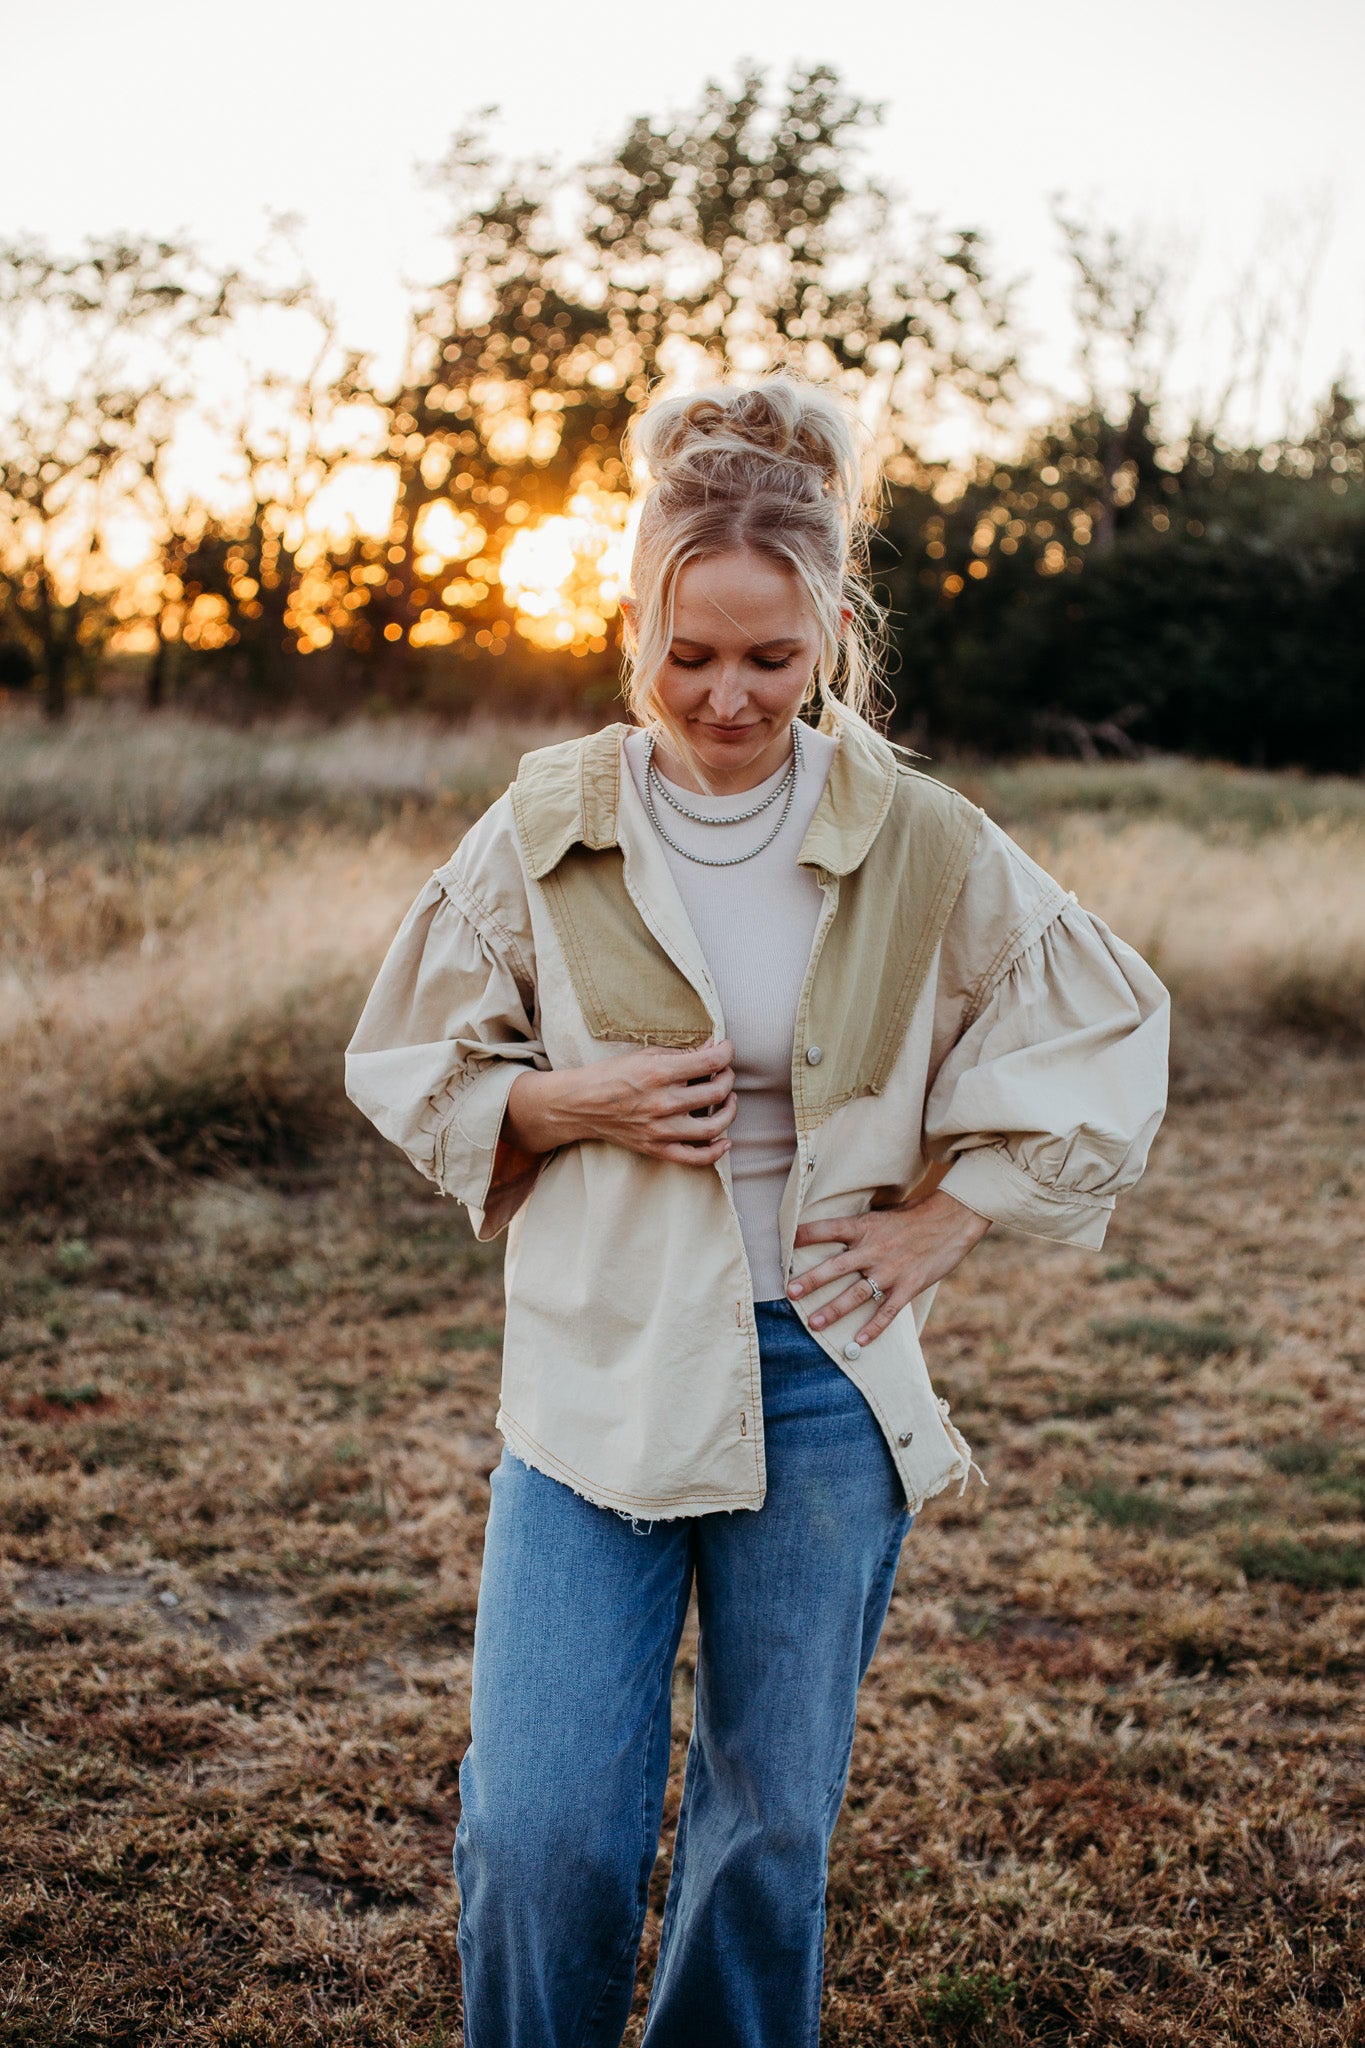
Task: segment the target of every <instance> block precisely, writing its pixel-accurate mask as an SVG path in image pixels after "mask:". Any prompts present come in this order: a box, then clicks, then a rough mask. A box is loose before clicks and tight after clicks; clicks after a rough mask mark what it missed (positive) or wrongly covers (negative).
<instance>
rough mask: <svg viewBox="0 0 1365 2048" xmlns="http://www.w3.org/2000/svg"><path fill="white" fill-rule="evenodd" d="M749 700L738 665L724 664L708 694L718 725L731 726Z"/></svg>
mask: <svg viewBox="0 0 1365 2048" xmlns="http://www.w3.org/2000/svg"><path fill="white" fill-rule="evenodd" d="M748 698H749V692H748V690H747V689H746V687H745V683H744V677H743V675H742V674H741V673H740V669H739V665H738V663H736V664H734V665H733V666H732V665H731V664H730V663H728V662H725V663H722V664H721V665H720V671H719V673H718V674H717V675H716V676H715V677H714V678H713V680H712V683H711V688H710V690H709V691H708V692H707V702H708V703H709V704H710V707H711V710H712V712H713V713H714V715H715V719H716V723H717V724H718V725H728V724H730V723H731V722H732V721H733V720H734V719H735V718H737V717H738V716H739V714H740V712H741V711H742V710H743V709H744V706H745V704H746V703H747V702H748Z"/></svg>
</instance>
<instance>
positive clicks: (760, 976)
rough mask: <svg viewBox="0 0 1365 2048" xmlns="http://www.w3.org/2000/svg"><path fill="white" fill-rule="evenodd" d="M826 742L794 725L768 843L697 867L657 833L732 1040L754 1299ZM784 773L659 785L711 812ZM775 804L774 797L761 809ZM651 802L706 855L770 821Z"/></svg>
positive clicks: (777, 1287) (763, 1296)
mask: <svg viewBox="0 0 1365 2048" xmlns="http://www.w3.org/2000/svg"><path fill="white" fill-rule="evenodd" d="M834 747H835V742H834V741H833V740H832V739H829V738H827V737H826V735H825V734H823V733H819V732H816V731H815V730H814V729H813V728H812V727H811V726H807V725H803V726H802V728H801V753H802V760H803V763H804V765H803V767H802V770H801V773H800V774H799V775H798V777H797V783H796V793H795V795H794V797H793V799H792V806H791V809H790V811H789V812H788V813H787V819H786V822H785V824H784V825H783V827H782V830H781V831H780V832H779V833H778V835H777V837H776V838H775V839H774V840H773V843H772V845H771V846H768V847H766V848H765V849H764V851H763V852H762V853H760V854H758V855H757V856H756V858H755V859H753V860H749V861H745V862H744V863H743V864H742V865H741V866H739V867H732V868H709V867H699V866H698V865H697V863H696V862H695V861H690V860H687V859H685V858H684V856H683V855H682V854H680V853H677V852H675V851H674V849H673V848H672V847H671V846H670V845H669V844H668V843H667V841H666V840H663V841H661V842H660V844H661V846H662V849H663V854H664V858H665V859H666V860H667V862H668V866H669V870H670V872H671V874H672V876H673V879H674V881H675V882H676V884H677V887H678V894H679V896H680V897H681V898H682V902H683V908H684V909H685V910H686V912H687V914H688V917H689V918H690V919H691V921H692V929H693V931H694V932H695V933H696V935H697V943H698V945H699V946H700V947H701V950H702V955H703V958H704V959H705V961H706V964H707V966H708V967H709V968H710V970H711V978H712V980H713V981H714V982H715V985H716V993H717V995H718V996H719V997H720V1007H721V1015H722V1016H723V1017H724V1019H725V1029H726V1035H727V1036H728V1037H729V1038H730V1039H731V1040H732V1041H733V1043H734V1048H735V1092H736V1093H737V1095H738V1096H739V1110H738V1113H737V1115H736V1117H735V1120H734V1122H733V1124H731V1126H730V1137H731V1140H732V1146H731V1151H730V1179H731V1186H732V1188H733V1190H734V1197H735V1208H736V1210H737V1211H738V1213H739V1223H740V1229H741V1230H742V1232H743V1234H744V1249H745V1252H746V1253H747V1255H748V1260H749V1271H750V1275H751V1277H752V1280H753V1289H754V1299H755V1300H756V1301H776V1300H779V1299H781V1297H782V1295H783V1293H784V1285H783V1278H782V1259H781V1251H780V1247H779V1243H778V1233H777V1213H778V1210H779V1208H780V1207H781V1203H782V1190H783V1188H784V1186H785V1185H786V1180H787V1175H788V1172H789V1171H790V1168H791V1163H792V1159H793V1156H794V1155H795V1152H796V1122H795V1118H794V1116H793V1114H792V1094H791V1062H792V1038H793V1034H794V1033H795V1030H796V1006H797V1003H798V1002H799V1000H800V996H801V985H802V983H803V981H804V980H805V975H806V967H807V965H808V963H809V961H810V949H811V941H812V940H813V938H814V937H815V927H816V925H817V923H818V922H819V918H820V909H821V904H822V901H823V898H822V896H821V892H820V884H819V883H818V882H817V881H816V879H815V876H814V874H813V872H812V871H811V869H809V868H803V867H799V866H798V865H797V860H796V856H797V854H798V853H799V852H800V850H801V842H802V840H803V839H804V838H805V836H806V827H807V826H808V825H809V824H810V821H811V819H812V817H813V816H814V814H815V807H816V805H817V804H818V803H819V801H820V797H821V795H822V793H823V791H824V787H825V782H826V779H827V777H828V775H829V765H830V762H831V761H832V760H833V758H834ZM625 751H626V759H627V761H628V762H629V764H630V771H631V774H632V775H633V777H634V779H635V786H636V788H637V789H638V790H639V792H640V796H641V799H642V800H643V798H644V793H645V735H644V733H643V732H640V731H636V732H632V733H630V734H629V735H628V736H627V738H626V742H625ZM785 773H786V766H785V764H784V765H783V767H781V768H779V769H778V771H777V773H776V774H775V775H772V776H770V777H769V779H768V780H767V781H766V782H761V783H759V785H758V786H757V788H755V789H746V790H745V791H744V793H743V794H742V795H741V796H735V797H711V796H699V795H697V794H696V793H695V792H694V791H692V790H690V789H683V788H681V787H680V786H678V785H677V784H675V783H671V782H670V783H669V785H668V786H669V789H670V790H673V791H675V792H676V794H677V797H678V800H679V801H680V802H681V803H684V804H686V806H687V808H688V809H689V810H691V811H703V812H705V813H706V815H707V817H714V818H722V819H723V818H727V817H732V816H733V815H734V814H735V813H736V812H738V811H748V810H752V808H753V806H754V805H755V804H756V803H758V802H759V801H760V800H761V799H762V798H763V797H765V796H766V795H767V794H768V791H769V790H770V789H772V788H774V787H775V786H776V785H777V784H778V783H779V782H780V781H781V780H782V777H783V776H784V775H785ZM782 801H783V800H782V799H781V798H780V797H779V799H778V801H777V804H776V805H775V806H774V807H773V808H774V809H779V808H780V807H781V804H782ZM657 808H658V811H659V815H660V819H661V822H662V824H663V827H664V830H665V831H666V832H667V833H668V835H669V837H670V838H672V839H676V840H677V841H678V844H679V845H680V846H685V847H688V848H689V849H690V850H692V851H694V852H696V853H701V854H705V855H706V856H707V857H708V858H709V859H712V860H715V859H718V858H720V857H721V856H728V855H730V854H735V853H743V852H744V851H745V850H746V848H748V847H750V846H756V845H758V844H759V842H760V841H761V840H763V839H764V838H765V837H766V835H767V834H768V833H769V832H771V830H772V828H773V823H774V819H773V811H772V810H768V811H764V812H763V813H762V814H761V815H760V816H759V817H757V818H751V819H749V821H748V822H747V823H746V824H742V825H736V826H734V828H733V829H732V830H730V831H725V830H720V829H717V827H715V826H713V825H698V824H694V823H693V822H692V820H691V819H689V818H682V817H679V815H678V813H677V812H676V811H675V810H673V809H672V808H671V806H669V805H667V804H665V803H662V802H658V803H657Z"/></svg>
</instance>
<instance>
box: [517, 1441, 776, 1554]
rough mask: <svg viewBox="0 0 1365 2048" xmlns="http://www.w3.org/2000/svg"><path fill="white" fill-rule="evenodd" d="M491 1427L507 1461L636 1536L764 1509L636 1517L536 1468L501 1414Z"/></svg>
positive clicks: (714, 1509)
mask: <svg viewBox="0 0 1365 2048" xmlns="http://www.w3.org/2000/svg"><path fill="white" fill-rule="evenodd" d="M494 1426H495V1428H496V1429H497V1431H498V1434H499V1435H500V1436H501V1438H502V1447H503V1449H504V1450H505V1451H506V1453H507V1455H508V1457H509V1458H515V1459H516V1461H517V1463H518V1464H519V1465H521V1466H523V1467H524V1468H525V1470H526V1471H528V1472H536V1473H538V1474H539V1475H540V1477H541V1478H542V1479H553V1481H554V1483H555V1485H556V1486H562V1487H564V1488H565V1490H566V1491H567V1492H569V1493H571V1494H573V1495H574V1497H575V1499H577V1500H581V1501H586V1502H587V1504H588V1506H589V1507H590V1508H597V1509H598V1510H599V1511H600V1512H601V1513H602V1514H604V1515H615V1517H616V1519H617V1521H618V1522H629V1523H630V1526H631V1528H632V1530H633V1531H634V1533H635V1534H636V1535H637V1536H648V1534H649V1532H650V1530H651V1529H654V1528H656V1527H657V1526H658V1524H659V1523H660V1522H695V1521H699V1520H700V1519H701V1517H702V1516H703V1515H738V1514H753V1513H757V1510H758V1508H761V1507H762V1505H763V1502H762V1501H759V1502H758V1503H757V1505H756V1507H754V1508H750V1507H748V1506H747V1505H746V1506H745V1507H742V1508H731V1507H721V1506H716V1507H708V1508H688V1509H686V1510H685V1511H684V1512H683V1513H681V1514H677V1515H640V1514H635V1513H633V1512H632V1511H631V1509H629V1508H617V1507H613V1506H612V1505H611V1502H610V1501H605V1500H594V1499H593V1497H592V1495H591V1494H590V1493H584V1491H583V1489H582V1487H581V1486H574V1485H573V1484H572V1482H571V1481H569V1480H567V1479H565V1478H564V1477H563V1475H562V1474H561V1473H559V1472H551V1471H550V1470H548V1468H547V1467H546V1466H544V1465H538V1464H537V1463H536V1461H535V1459H534V1458H529V1457H528V1456H527V1455H526V1453H525V1451H523V1450H522V1449H521V1448H520V1446H519V1445H517V1444H514V1443H513V1442H512V1441H511V1439H510V1438H509V1436H508V1434H507V1431H506V1429H505V1428H504V1427H503V1421H502V1416H501V1413H499V1415H498V1417H497V1419H496V1422H495V1425H494ZM765 1498H766V1495H765Z"/></svg>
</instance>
